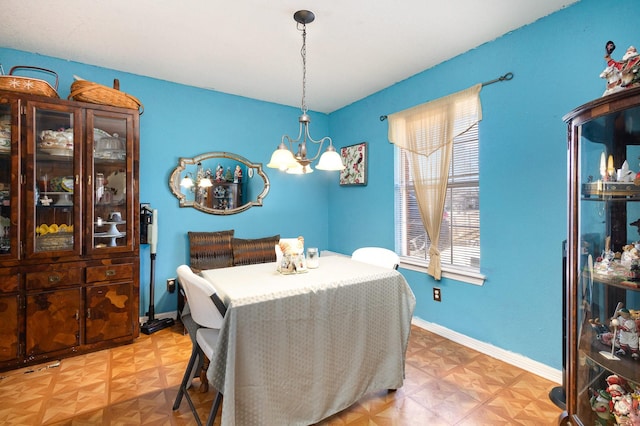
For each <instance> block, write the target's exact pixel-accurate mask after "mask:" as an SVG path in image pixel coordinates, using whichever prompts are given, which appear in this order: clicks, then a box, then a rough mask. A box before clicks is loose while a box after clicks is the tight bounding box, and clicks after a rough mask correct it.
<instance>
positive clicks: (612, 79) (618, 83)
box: [600, 40, 640, 96]
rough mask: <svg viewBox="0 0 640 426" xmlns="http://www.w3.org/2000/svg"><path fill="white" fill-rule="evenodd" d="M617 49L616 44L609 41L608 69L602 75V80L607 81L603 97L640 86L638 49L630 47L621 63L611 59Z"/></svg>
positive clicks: (607, 46) (606, 47) (607, 50)
mask: <svg viewBox="0 0 640 426" xmlns="http://www.w3.org/2000/svg"><path fill="white" fill-rule="evenodd" d="M615 49H616V45H615V43H614V42H613V41H611V40H609V41H608V42H607V44H606V45H605V51H606V54H605V56H604V59H605V60H606V61H607V67H606V68H605V69H604V71H602V72H601V73H600V78H604V79H606V80H607V87H606V90H605V91H604V93H603V94H602V96H606V95H610V94H612V93H616V92H619V91H621V90H623V89H630V88H633V87H638V86H640V74H639V71H640V55H639V54H638V51H637V50H636V48H635V47H633V46H629V48H628V49H627V51H626V52H625V54H624V55H623V56H622V60H621V61H616V60H614V59H612V58H611V53H613V51H614V50H615Z"/></svg>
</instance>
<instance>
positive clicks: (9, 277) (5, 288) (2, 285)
mask: <svg viewBox="0 0 640 426" xmlns="http://www.w3.org/2000/svg"><path fill="white" fill-rule="evenodd" d="M18 277H19V275H18V274H6V275H4V274H0V293H5V292H6V293H9V292H12V291H18Z"/></svg>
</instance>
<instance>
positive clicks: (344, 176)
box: [340, 142, 368, 186]
mask: <svg viewBox="0 0 640 426" xmlns="http://www.w3.org/2000/svg"><path fill="white" fill-rule="evenodd" d="M340 155H341V156H342V160H343V161H344V164H345V168H344V170H342V171H341V172H340V185H362V186H364V185H366V184H367V155H368V153H367V143H366V142H362V143H359V144H355V145H351V146H345V147H343V148H341V149H340Z"/></svg>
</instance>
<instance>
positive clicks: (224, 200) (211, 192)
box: [207, 181, 243, 210]
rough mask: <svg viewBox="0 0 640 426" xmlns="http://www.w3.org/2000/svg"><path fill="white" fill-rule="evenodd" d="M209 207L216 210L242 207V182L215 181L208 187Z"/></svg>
mask: <svg viewBox="0 0 640 426" xmlns="http://www.w3.org/2000/svg"><path fill="white" fill-rule="evenodd" d="M207 200H210V201H209V202H208V203H207V204H208V207H210V208H212V209H215V210H231V209H236V208H238V207H240V206H241V205H242V204H243V203H242V184H241V183H234V182H215V181H214V182H213V186H211V187H210V188H207Z"/></svg>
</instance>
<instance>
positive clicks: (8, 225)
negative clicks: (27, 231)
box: [0, 99, 20, 259]
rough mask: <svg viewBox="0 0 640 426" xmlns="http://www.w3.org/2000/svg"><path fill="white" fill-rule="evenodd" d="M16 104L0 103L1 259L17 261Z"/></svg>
mask: <svg viewBox="0 0 640 426" xmlns="http://www.w3.org/2000/svg"><path fill="white" fill-rule="evenodd" d="M17 105H18V104H17V102H15V101H13V102H11V101H8V100H5V99H0V258H1V259H4V258H13V259H17V258H18V256H19V249H18V248H19V246H20V241H19V239H18V236H19V233H18V227H17V225H18V206H19V204H20V201H19V200H20V197H19V191H18V189H19V187H18V176H19V169H18V167H19V158H20V156H19V151H18V141H19V138H18V135H17V134H16V133H17V129H18V128H19V127H18V118H19V116H18V106H17Z"/></svg>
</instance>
